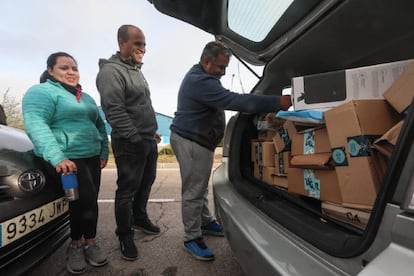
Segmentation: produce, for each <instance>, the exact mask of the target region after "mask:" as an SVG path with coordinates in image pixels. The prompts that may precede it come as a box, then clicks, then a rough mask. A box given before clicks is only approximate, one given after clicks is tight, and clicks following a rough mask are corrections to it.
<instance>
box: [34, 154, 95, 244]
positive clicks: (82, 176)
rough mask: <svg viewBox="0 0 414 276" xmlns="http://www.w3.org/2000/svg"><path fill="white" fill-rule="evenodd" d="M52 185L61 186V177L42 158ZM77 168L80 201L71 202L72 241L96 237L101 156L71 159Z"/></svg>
mask: <svg viewBox="0 0 414 276" xmlns="http://www.w3.org/2000/svg"><path fill="white" fill-rule="evenodd" d="M37 160H41V161H42V164H43V167H44V169H45V170H46V173H47V175H48V176H47V177H48V179H49V181H50V183H52V185H53V184H57V185H60V187H62V183H61V180H60V175H58V174H57V173H56V169H55V168H54V167H53V166H52V165H50V164H49V163H48V162H46V161H44V160H43V159H41V158H37ZM70 160H71V161H73V162H75V164H76V167H77V169H78V170H77V173H76V176H77V179H78V192H79V199H77V200H75V201H70V202H69V215H70V236H71V238H72V240H80V239H81V238H85V239H91V238H95V236H96V226H97V223H98V193H99V187H100V184H101V167H100V159H99V156H95V157H91V158H81V159H70Z"/></svg>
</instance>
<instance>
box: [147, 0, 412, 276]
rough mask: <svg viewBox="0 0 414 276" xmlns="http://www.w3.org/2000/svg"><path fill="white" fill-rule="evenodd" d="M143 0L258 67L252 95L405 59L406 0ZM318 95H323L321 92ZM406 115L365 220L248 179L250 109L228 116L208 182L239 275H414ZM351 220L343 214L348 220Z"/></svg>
mask: <svg viewBox="0 0 414 276" xmlns="http://www.w3.org/2000/svg"><path fill="white" fill-rule="evenodd" d="M150 2H151V3H152V4H153V5H154V7H155V8H156V9H158V10H159V11H160V12H162V13H164V14H166V15H168V16H172V17H175V18H177V19H180V20H182V21H185V22H187V23H189V24H192V25H194V26H196V27H198V28H200V29H202V30H204V31H207V32H209V33H211V34H213V35H214V36H215V38H216V40H219V41H222V42H223V43H225V44H226V45H227V46H228V47H230V48H231V50H232V51H233V53H234V56H235V57H236V58H238V59H240V60H241V62H242V63H243V64H245V65H246V66H249V64H253V65H264V69H263V73H262V75H261V76H260V78H259V79H258V81H257V84H256V86H255V87H254V88H253V89H252V91H251V93H258V94H261V93H265V92H264V91H272V92H273V93H277V94H279V95H280V94H282V91H286V89H287V88H291V87H292V78H294V77H298V76H307V75H317V74H322V73H326V72H337V71H341V70H345V69H349V68H359V67H364V66H371V65H375V64H383V63H389V62H394V61H403V60H409V59H413V58H414V20H412V13H413V11H414V2H413V1H409V0H400V1H387V0H362V1H361V0H359V1H358V0H348V1H338V0H324V1H318V0H308V1H294V0H286V1H280V0H263V1H258V0H220V1H212V0H192V1H187V0H175V1H171V0H150ZM189 39H191V38H189ZM379 77H383V76H379ZM411 77H412V76H411ZM411 89H414V87H412V88H411ZM269 93H270V92H269ZM321 97H322V98H323V99H324V101H327V102H328V101H329V97H330V95H321ZM310 101H311V100H310ZM411 101H412V100H411V99H409V100H408V101H407V102H406V104H407V105H408V104H409V102H411ZM411 106H413V104H411ZM403 116H404V118H405V119H404V123H403V125H402V128H401V131H400V134H399V136H398V139H397V143H396V145H395V148H394V150H393V151H392V155H391V156H390V158H389V160H388V162H387V164H386V168H385V174H384V175H383V179H382V182H381V188H380V189H379V190H378V193H377V196H376V198H375V200H374V202H373V204H372V206H371V207H372V209H371V210H370V215H369V219H368V220H367V221H366V223H365V225H364V227H362V228H361V227H356V226H355V225H353V224H352V223H346V222H343V221H341V220H340V219H336V218H335V217H332V216H329V215H327V213H325V212H323V211H322V207H321V201H320V200H317V199H315V198H311V197H307V196H303V195H298V194H295V193H291V192H289V190H286V189H285V188H281V187H279V186H275V185H269V184H267V183H266V181H263V180H260V179H258V178H257V177H255V175H254V163H253V162H252V159H251V148H252V147H251V143H252V139H255V138H257V137H258V129H257V125H256V124H255V122H256V121H257V116H256V115H252V114H243V113H238V114H236V115H235V116H233V117H232V118H231V119H230V121H229V122H228V125H227V127H226V134H225V138H224V141H223V158H222V164H221V166H220V167H219V168H217V169H216V170H215V171H214V175H213V187H214V200H215V208H216V214H217V217H218V218H219V220H220V222H221V223H222V225H223V227H224V230H225V236H226V238H227V240H228V242H229V244H230V246H231V249H232V251H233V253H234V255H235V257H236V258H237V259H238V261H239V263H240V265H241V266H242V268H243V270H244V272H245V273H246V274H247V275H307V276H309V275H315V276H320V275H376V276H378V275H413V274H414V146H413V145H414V143H413V141H414V111H413V108H412V107H411V108H408V109H407V110H406V113H405V114H404V115H403ZM344 119H346V118H344ZM374 120H375V118H374ZM377 120H379V119H377ZM364 173H365V172H363V173H362V174H360V175H363V174H364ZM366 173H368V172H366ZM355 176H356V175H355V174H354V175H353V177H355ZM360 184H361V186H362V185H364V184H365V183H360ZM289 185H290V183H289ZM354 192H355V193H358V192H359V190H358V189H355V191H354ZM352 216H353V215H352V214H351V218H350V220H352V219H357V217H352Z"/></svg>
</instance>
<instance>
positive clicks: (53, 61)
mask: <svg viewBox="0 0 414 276" xmlns="http://www.w3.org/2000/svg"><path fill="white" fill-rule="evenodd" d="M58 57H68V58H71V59H73V61H75V63H77V62H76V59H75V58H74V57H72V56H71V55H69V54H68V53H65V52H56V53H53V54H51V55H50V56H49V57H48V58H47V61H46V66H47V68H46V70H45V71H44V72H43V73H42V74H41V75H40V83H42V82H45V81H46V80H47V79H50V77H51V76H50V75H49V72H48V71H47V69H49V68H50V69H52V68H53V67H54V66H55V65H56V62H57V58H58Z"/></svg>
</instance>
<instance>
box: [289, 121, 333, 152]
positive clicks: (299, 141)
mask: <svg viewBox="0 0 414 276" xmlns="http://www.w3.org/2000/svg"><path fill="white" fill-rule="evenodd" d="M291 139H292V145H291V151H292V155H293V156H295V155H303V154H315V153H323V152H331V147H330V144H329V138H328V133H327V130H326V128H325V127H323V128H319V129H311V130H305V131H303V132H301V133H298V132H296V133H294V134H293V135H292V136H291Z"/></svg>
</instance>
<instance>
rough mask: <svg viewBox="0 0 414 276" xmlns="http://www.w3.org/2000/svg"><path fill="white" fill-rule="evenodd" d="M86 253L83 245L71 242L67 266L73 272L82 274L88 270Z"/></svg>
mask: <svg viewBox="0 0 414 276" xmlns="http://www.w3.org/2000/svg"><path fill="white" fill-rule="evenodd" d="M86 266H87V264H86V261H85V253H84V252H83V245H79V246H76V245H73V244H70V245H69V247H68V252H67V263H66V268H67V270H68V271H69V273H71V274H81V273H83V272H85V271H86Z"/></svg>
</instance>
